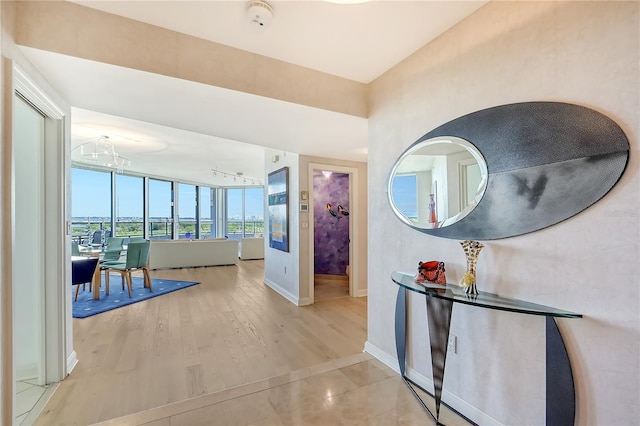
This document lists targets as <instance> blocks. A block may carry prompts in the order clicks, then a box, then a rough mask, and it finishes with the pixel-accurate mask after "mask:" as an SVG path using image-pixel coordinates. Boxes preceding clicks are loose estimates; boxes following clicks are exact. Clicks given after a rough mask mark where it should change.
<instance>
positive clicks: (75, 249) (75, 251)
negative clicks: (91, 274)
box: [71, 242, 81, 256]
mask: <svg viewBox="0 0 640 426" xmlns="http://www.w3.org/2000/svg"><path fill="white" fill-rule="evenodd" d="M71 256H81V254H80V245H79V244H78V243H73V242H72V243H71Z"/></svg>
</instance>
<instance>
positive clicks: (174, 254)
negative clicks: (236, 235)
mask: <svg viewBox="0 0 640 426" xmlns="http://www.w3.org/2000/svg"><path fill="white" fill-rule="evenodd" d="M237 264H238V241H235V240H227V239H225V238H212V239H207V240H194V241H190V240H151V249H150V252H149V268H150V269H166V268H193V267H197V266H218V265H237Z"/></svg>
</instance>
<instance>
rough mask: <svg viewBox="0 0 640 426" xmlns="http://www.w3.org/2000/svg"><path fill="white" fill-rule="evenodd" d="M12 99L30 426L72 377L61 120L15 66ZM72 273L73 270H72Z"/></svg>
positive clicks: (16, 371) (18, 406)
mask: <svg viewBox="0 0 640 426" xmlns="http://www.w3.org/2000/svg"><path fill="white" fill-rule="evenodd" d="M11 71H12V73H13V74H12V79H13V83H14V87H15V92H13V93H12V97H11V116H12V123H11V151H10V152H11V159H12V162H11V172H12V173H11V174H12V179H11V192H12V194H13V196H12V197H11V202H10V203H8V205H7V210H8V211H10V212H11V213H10V214H11V233H10V234H9V235H11V237H10V238H11V244H10V247H11V252H10V257H11V297H10V299H11V302H12V304H13V309H12V315H11V317H10V318H11V319H10V327H11V329H12V339H11V343H12V344H11V351H12V360H13V361H12V371H11V374H10V375H7V377H12V382H13V384H14V392H13V398H12V399H11V400H12V401H11V412H12V417H13V419H14V422H15V423H18V424H19V423H20V422H22V421H27V422H29V421H30V420H29V419H32V418H33V415H34V414H35V413H34V411H32V408H33V407H34V405H35V404H36V403H37V402H38V400H40V399H44V398H48V397H49V396H50V395H51V391H52V389H53V388H52V387H51V386H49V385H50V384H52V383H54V382H57V381H60V380H62V379H63V378H64V377H65V376H66V374H67V371H69V370H70V368H69V364H68V360H67V359H66V356H65V355H66V353H67V351H66V349H67V348H66V347H65V346H66V343H67V341H66V338H65V336H66V326H67V324H66V322H65V312H66V309H65V308H66V307H67V305H68V299H67V297H66V295H67V294H69V295H70V293H71V291H70V286H69V288H67V287H66V285H65V284H66V282H67V281H66V277H67V276H69V271H68V270H67V265H66V262H65V259H68V256H69V251H70V249H69V248H68V247H67V246H66V243H65V241H66V226H65V220H64V218H65V205H66V198H65V186H64V182H65V160H64V156H63V152H64V131H63V129H64V124H63V119H64V114H63V112H62V111H61V110H60V109H59V108H58V107H56V106H55V104H54V103H53V102H52V101H51V100H50V98H49V97H48V96H47V95H46V94H45V93H44V92H43V91H42V90H40V88H38V87H37V86H36V85H35V84H34V83H33V82H32V81H31V79H30V78H29V77H27V75H26V74H25V73H24V72H23V71H21V70H20V68H19V67H17V66H16V65H15V64H13V67H12V68H11ZM69 269H70V265H69Z"/></svg>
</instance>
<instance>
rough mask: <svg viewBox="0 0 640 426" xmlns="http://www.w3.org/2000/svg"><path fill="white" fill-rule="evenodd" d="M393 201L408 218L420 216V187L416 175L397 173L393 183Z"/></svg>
mask: <svg viewBox="0 0 640 426" xmlns="http://www.w3.org/2000/svg"><path fill="white" fill-rule="evenodd" d="M391 193H392V194H393V203H394V204H395V205H396V207H397V208H398V210H400V213H402V214H403V215H404V216H405V217H407V218H408V219H417V217H418V189H417V180H416V175H415V174H411V175H396V176H395V177H394V178H393V182H392V183H391Z"/></svg>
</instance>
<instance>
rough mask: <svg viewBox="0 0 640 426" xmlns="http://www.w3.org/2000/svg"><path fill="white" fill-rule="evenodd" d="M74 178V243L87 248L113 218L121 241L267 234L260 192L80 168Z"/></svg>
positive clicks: (237, 236)
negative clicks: (93, 237) (126, 239)
mask: <svg viewBox="0 0 640 426" xmlns="http://www.w3.org/2000/svg"><path fill="white" fill-rule="evenodd" d="M71 177H72V194H71V196H72V218H73V219H72V223H73V235H74V241H79V242H81V243H89V242H90V240H91V236H92V235H93V232H94V231H97V230H100V229H103V230H107V231H109V230H111V226H112V219H111V218H112V217H113V218H114V220H113V227H114V229H115V233H114V235H115V236H118V237H141V236H145V237H146V238H153V239H174V238H177V239H181V238H182V239H183V238H192V239H195V238H216V237H227V238H231V239H240V238H242V237H252V236H262V235H263V234H264V189H263V188H262V187H250V188H212V187H207V186H196V185H192V184H186V183H182V182H173V181H168V180H160V179H153V178H145V177H141V176H132V175H127V174H118V173H116V172H109V171H101V170H89V169H84V168H79V167H73V168H72V171H71ZM112 182H113V185H112ZM145 185H146V189H145ZM112 186H113V187H112ZM174 188H175V189H174ZM174 191H175V192H174ZM112 194H113V195H112ZM112 200H113V201H112ZM145 223H147V233H146V234H145V232H144V229H145Z"/></svg>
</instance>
